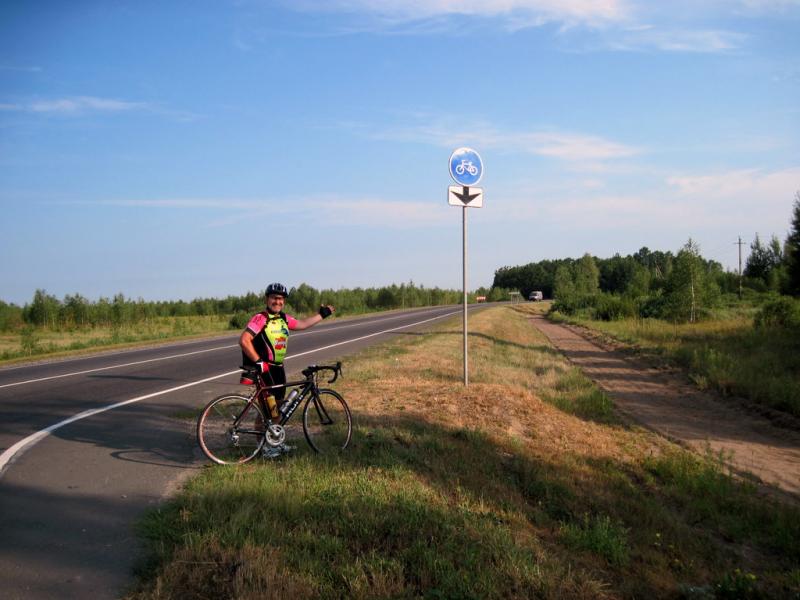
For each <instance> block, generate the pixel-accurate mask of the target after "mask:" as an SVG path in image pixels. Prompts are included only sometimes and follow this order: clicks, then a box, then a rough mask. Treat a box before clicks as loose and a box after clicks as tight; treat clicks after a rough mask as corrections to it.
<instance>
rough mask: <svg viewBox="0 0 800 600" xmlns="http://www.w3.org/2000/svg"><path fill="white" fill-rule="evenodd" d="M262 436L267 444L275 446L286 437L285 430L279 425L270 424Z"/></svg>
mask: <svg viewBox="0 0 800 600" xmlns="http://www.w3.org/2000/svg"><path fill="white" fill-rule="evenodd" d="M264 437H266V439H267V444H268V445H270V446H272V447H273V448H277V447H278V446H280V445H281V444H283V442H284V440H285V439H286V430H285V429H284V428H283V426H281V425H270V426H269V427H267V430H266V431H265V432H264Z"/></svg>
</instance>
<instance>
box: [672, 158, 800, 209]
mask: <svg viewBox="0 0 800 600" xmlns="http://www.w3.org/2000/svg"><path fill="white" fill-rule="evenodd" d="M667 183H668V184H669V185H670V186H671V187H672V188H673V189H675V190H676V191H677V192H678V193H679V194H680V195H681V196H685V197H691V198H697V199H704V200H705V201H710V200H712V201H718V200H723V201H735V202H736V203H737V204H738V203H740V202H747V203H750V205H752V206H764V205H765V204H770V203H773V202H777V203H780V204H784V203H787V202H790V201H791V199H792V197H793V193H794V191H793V190H797V189H800V167H796V168H790V169H784V170H780V171H765V170H763V169H740V170H735V171H725V172H720V173H713V174H707V175H679V176H674V177H670V178H668V179H667ZM787 214H788V213H787Z"/></svg>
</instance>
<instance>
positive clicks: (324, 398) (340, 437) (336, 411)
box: [303, 390, 353, 454]
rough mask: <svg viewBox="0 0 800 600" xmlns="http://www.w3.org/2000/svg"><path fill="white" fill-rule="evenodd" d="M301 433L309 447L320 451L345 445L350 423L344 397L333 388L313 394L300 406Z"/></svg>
mask: <svg viewBox="0 0 800 600" xmlns="http://www.w3.org/2000/svg"><path fill="white" fill-rule="evenodd" d="M303 432H304V433H305V434H306V440H307V441H308V444H309V446H311V447H312V448H313V449H314V450H315V451H316V452H319V453H321V454H327V453H334V452H340V451H342V450H344V449H345V448H347V444H349V443H350V436H351V435H352V432H353V423H352V418H351V416H350V409H349V408H348V406H347V403H346V402H345V401H344V398H342V397H341V396H340V395H339V394H338V393H337V392H334V391H333V390H319V394H318V395H312V396H311V397H310V398H309V399H308V400H307V401H306V406H305V408H304V409H303Z"/></svg>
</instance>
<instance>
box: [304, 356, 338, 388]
mask: <svg viewBox="0 0 800 600" xmlns="http://www.w3.org/2000/svg"><path fill="white" fill-rule="evenodd" d="M326 370H327V371H333V378H332V379H329V380H328V383H333V382H334V381H336V380H337V379H338V378H339V375H341V374H342V363H341V361H339V362H337V363H336V364H335V365H319V366H318V365H310V366H309V367H307V368H305V369H303V371H302V373H303V375H304V376H305V377H311V376H312V375H313V374H314V373H318V372H319V371H326Z"/></svg>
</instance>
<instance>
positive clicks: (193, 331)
mask: <svg viewBox="0 0 800 600" xmlns="http://www.w3.org/2000/svg"><path fill="white" fill-rule="evenodd" d="M228 321H229V319H228V317H215V316H207V317H156V318H153V319H150V320H148V321H142V322H141V323H137V324H135V325H124V326H120V327H106V326H102V327H101V326H98V327H87V328H75V329H65V330H51V329H43V328H33V327H26V328H23V329H22V330H21V331H20V332H19V333H4V334H0V364H7V363H12V362H17V361H23V360H30V359H31V358H46V357H53V356H67V355H72V354H79V353H81V352H91V351H94V350H98V349H110V348H122V347H129V346H135V345H139V344H147V343H152V342H170V341H175V340H178V339H182V338H190V337H198V336H210V335H216V334H222V333H225V332H228V331H230V329H229V324H228Z"/></svg>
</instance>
